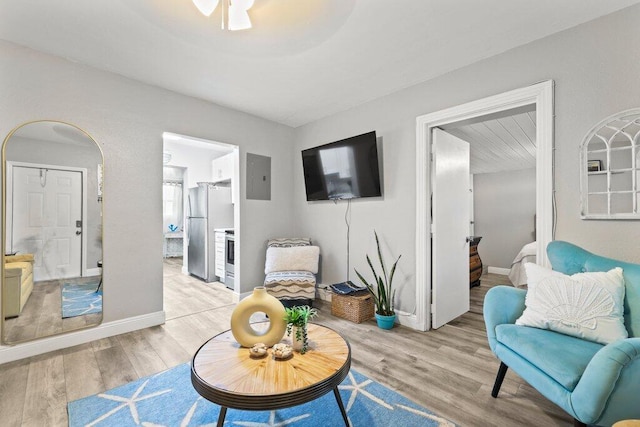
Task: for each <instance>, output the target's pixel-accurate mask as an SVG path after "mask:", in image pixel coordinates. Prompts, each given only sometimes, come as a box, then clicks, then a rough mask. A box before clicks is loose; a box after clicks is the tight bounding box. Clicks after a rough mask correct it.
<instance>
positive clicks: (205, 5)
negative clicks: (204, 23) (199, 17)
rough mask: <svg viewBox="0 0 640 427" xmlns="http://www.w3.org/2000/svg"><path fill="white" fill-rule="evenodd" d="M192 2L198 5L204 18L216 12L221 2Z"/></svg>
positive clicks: (202, 0)
mask: <svg viewBox="0 0 640 427" xmlns="http://www.w3.org/2000/svg"><path fill="white" fill-rule="evenodd" d="M192 1H193V4H195V5H196V7H197V8H198V10H199V11H200V13H202V14H203V15H204V16H210V15H211V14H212V13H213V11H214V10H216V7H217V6H218V3H219V2H220V0H192Z"/></svg>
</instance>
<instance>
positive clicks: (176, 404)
mask: <svg viewBox="0 0 640 427" xmlns="http://www.w3.org/2000/svg"><path fill="white" fill-rule="evenodd" d="M190 375H191V371H190V365H189V364H188V363H185V364H183V365H179V366H177V367H175V368H172V369H169V370H167V371H164V372H161V373H159V374H156V375H152V376H149V377H146V378H141V379H139V380H137V381H134V382H131V383H128V384H125V385H123V386H120V387H117V388H114V389H112V390H109V391H106V392H104V393H100V394H97V395H94V396H90V397H86V398H84V399H79V400H75V401H73V402H70V403H69V405H68V411H69V426H71V427H75V426H119V427H124V426H139V425H142V426H147V427H159V426H180V427H188V426H213V425H215V423H216V422H217V420H218V414H219V412H220V407H219V406H218V405H215V404H213V403H211V402H209V401H207V400H206V399H204V398H202V397H200V395H199V394H198V393H197V392H196V391H195V390H194V388H193V386H192V385H191V376H190ZM339 390H340V395H341V396H342V400H343V402H344V404H345V409H346V410H347V415H348V416H349V421H350V422H351V425H352V426H353V427H358V426H366V427H376V426H378V427H382V426H384V427H387V426H403V427H404V426H447V427H449V426H454V425H455V424H453V423H452V422H450V421H448V420H445V419H444V418H441V417H438V416H437V415H435V414H433V413H432V412H430V411H428V410H426V409H424V408H422V407H421V406H418V405H416V404H415V403H413V402H411V401H409V400H408V399H406V398H404V397H402V396H401V395H399V394H398V393H396V392H394V391H393V390H390V389H388V388H386V387H384V386H382V385H381V384H379V383H377V382H375V381H373V380H371V379H369V378H367V377H366V376H364V375H362V374H360V373H358V372H356V371H354V370H353V369H352V370H351V372H349V375H348V376H347V378H345V380H344V381H343V382H342V384H341V385H340V386H339ZM224 425H225V426H243V427H270V426H274V427H275V426H323V427H325V426H341V425H344V422H343V420H342V416H341V415H340V410H339V409H338V404H337V403H336V400H335V396H334V395H333V393H331V392H329V393H328V394H325V395H324V396H322V397H320V398H319V399H316V400H314V401H312V402H309V403H305V404H304V405H299V406H294V407H293V408H287V409H279V410H277V411H241V410H236V409H229V410H228V411H227V416H226V418H225V423H224Z"/></svg>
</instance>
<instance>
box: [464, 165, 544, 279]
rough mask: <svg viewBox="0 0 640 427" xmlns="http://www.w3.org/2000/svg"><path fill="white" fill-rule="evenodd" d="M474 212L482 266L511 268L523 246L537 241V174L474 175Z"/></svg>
mask: <svg viewBox="0 0 640 427" xmlns="http://www.w3.org/2000/svg"><path fill="white" fill-rule="evenodd" d="M473 210H474V219H475V235H476V236H482V240H481V241H480V244H479V245H478V253H479V254H480V258H481V259H482V264H483V265H484V266H485V267H501V268H510V267H511V262H512V261H513V259H514V258H515V256H516V255H517V254H518V252H520V249H522V246H524V245H525V244H527V243H530V242H532V241H534V240H535V235H534V228H535V227H534V220H533V216H534V215H535V213H536V170H535V169H523V170H519V171H509V172H498V173H480V174H475V175H473Z"/></svg>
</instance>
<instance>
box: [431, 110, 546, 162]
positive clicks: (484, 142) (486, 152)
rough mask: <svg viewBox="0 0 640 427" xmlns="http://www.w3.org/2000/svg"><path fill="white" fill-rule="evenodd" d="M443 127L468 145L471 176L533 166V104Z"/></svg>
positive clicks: (534, 122)
mask: <svg viewBox="0 0 640 427" xmlns="http://www.w3.org/2000/svg"><path fill="white" fill-rule="evenodd" d="M443 128H444V130H446V131H447V132H448V133H450V134H452V135H454V136H457V137H458V138H460V139H463V140H465V141H467V142H468V143H469V144H470V156H471V164H470V171H471V173H472V174H477V173H495V172H505V171H513V170H520V169H529V168H535V167H536V112H535V105H531V106H530V107H529V108H524V109H516V110H509V111H505V112H502V113H500V114H497V115H491V116H483V117H479V118H478V119H477V120H474V121H471V122H464V123H454V124H451V125H448V126H445V127H443Z"/></svg>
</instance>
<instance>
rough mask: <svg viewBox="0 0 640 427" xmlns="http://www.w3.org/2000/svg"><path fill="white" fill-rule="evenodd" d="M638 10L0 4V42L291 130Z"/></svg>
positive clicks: (117, 1) (543, 1)
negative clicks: (230, 25) (226, 25)
mask: <svg viewBox="0 0 640 427" xmlns="http://www.w3.org/2000/svg"><path fill="white" fill-rule="evenodd" d="M638 2H640V0H607V1H602V0H562V1H558V0H482V1H478V0H446V1H445V0H402V1H396V2H391V1H389V0H363V1H356V0H305V1H301V0H255V5H254V6H253V8H252V9H251V10H250V11H249V14H250V16H251V20H252V22H253V25H254V28H253V29H251V30H246V31H237V32H229V31H226V30H221V29H220V19H221V15H220V10H221V7H220V6H218V8H217V9H216V11H215V12H214V14H213V15H212V16H211V17H209V18H206V17H204V16H203V15H201V14H200V13H199V12H198V10H197V9H196V8H195V6H194V5H193V3H192V2H191V0H91V1H87V0H56V1H42V0H0V39H4V40H7V41H11V42H14V43H17V44H20V45H23V46H27V47H30V48H33V49H36V50H39V51H43V52H47V53H51V54H54V55H58V56H61V57H64V58H68V59H70V60H72V61H76V62H80V63H83V64H88V65H90V66H93V67H96V68H99V69H103V70H108V71H112V72H115V73H118V74H121V75H123V76H127V77H130V78H133V79H136V80H139V81H142V82H146V83H149V84H152V85H156V86H160V87H163V88H167V89H170V90H173V91H176V92H179V93H183V94H186V95H190V96H194V97H198V98H201V99H205V100H208V101H211V102H214V103H216V104H219V105H222V106H225V107H229V108H234V109H237V110H240V111H244V112H247V113H250V114H253V115H256V116H259V117H263V118H266V119H269V120H272V121H275V122H279V123H282V124H285V125H289V126H293V127H297V126H300V125H303V124H305V123H309V122H312V121H315V120H318V119H320V118H322V117H326V116H329V115H331V114H335V113H338V112H340V111H344V110H347V109H349V108H352V107H354V106H356V105H359V104H362V103H364V102H367V101H369V100H372V99H375V98H378V97H380V96H383V95H386V94H389V93H393V92H395V91H398V90H400V89H402V88H405V87H408V86H411V85H414V84H416V83H419V82H422V81H425V80H429V79H431V78H434V77H436V76H439V75H442V74H444V73H446V72H449V71H451V70H454V69H457V68H460V67H463V66H465V65H468V64H471V63H473V62H476V61H479V60H481V59H483V58H487V57H490V56H493V55H496V54H498V53H500V52H504V51H506V50H508V49H511V48H514V47H516V46H520V45H523V44H525V43H529V42H531V41H534V40H536V39H539V38H542V37H545V36H548V35H550V34H553V33H555V32H558V31H562V30H564V29H567V28H570V27H573V26H575V25H578V24H581V23H583V22H587V21H589V20H592V19H595V18H597V17H599V16H602V15H605V14H608V13H611V12H613V11H616V10H618V9H621V8H624V7H627V6H630V5H632V4H635V3H638Z"/></svg>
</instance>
